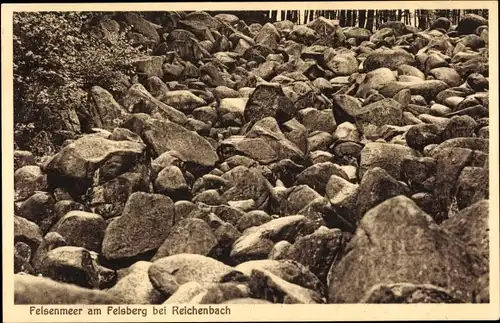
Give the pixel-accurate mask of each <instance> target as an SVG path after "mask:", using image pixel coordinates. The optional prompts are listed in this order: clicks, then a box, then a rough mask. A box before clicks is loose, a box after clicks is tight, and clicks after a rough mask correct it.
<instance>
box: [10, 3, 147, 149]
mask: <svg viewBox="0 0 500 323" xmlns="http://www.w3.org/2000/svg"><path fill="white" fill-rule="evenodd" d="M109 18H110V14H109V13H101V12H17V13H15V14H14V26H13V28H14V32H13V42H14V44H13V45H14V122H15V130H17V132H18V134H17V135H18V136H16V137H17V138H22V141H24V142H26V141H27V140H29V138H31V137H32V136H34V135H36V134H37V133H38V132H39V131H40V130H61V129H57V128H58V127H59V128H60V127H61V123H60V122H59V123H58V122H55V123H54V122H51V121H50V120H51V119H50V118H49V119H47V118H46V117H42V115H41V113H42V111H45V112H44V113H45V114H46V112H47V111H50V112H57V111H62V110H67V109H74V110H75V111H76V112H77V113H78V114H81V113H83V114H85V113H86V111H87V106H88V104H87V93H88V90H89V89H90V88H91V87H92V86H94V85H99V86H101V87H103V88H105V89H107V90H108V91H110V92H111V93H113V94H114V95H120V94H121V93H123V92H124V91H125V90H126V88H127V86H128V84H127V83H128V82H129V79H130V76H131V75H132V73H133V71H134V69H133V66H132V63H131V60H132V59H133V58H134V57H136V56H137V55H138V54H139V50H138V49H137V48H134V47H133V46H131V45H130V43H129V42H128V40H127V39H126V37H125V35H126V33H127V31H128V30H127V28H124V27H123V26H119V25H118V24H117V23H115V25H117V26H118V27H119V28H118V29H117V30H115V31H108V30H107V29H105V28H103V27H102V26H101V22H103V21H105V20H109ZM54 115H55V117H56V118H57V113H54ZM54 128H55V129H54ZM62 130H65V129H62ZM19 132H22V133H21V134H20V133H19ZM18 145H19V146H20V147H22V146H23V143H19V142H18Z"/></svg>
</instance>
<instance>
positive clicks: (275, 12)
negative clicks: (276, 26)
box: [271, 10, 278, 21]
mask: <svg viewBox="0 0 500 323" xmlns="http://www.w3.org/2000/svg"><path fill="white" fill-rule="evenodd" d="M277 20H278V10H272V11H271V21H277Z"/></svg>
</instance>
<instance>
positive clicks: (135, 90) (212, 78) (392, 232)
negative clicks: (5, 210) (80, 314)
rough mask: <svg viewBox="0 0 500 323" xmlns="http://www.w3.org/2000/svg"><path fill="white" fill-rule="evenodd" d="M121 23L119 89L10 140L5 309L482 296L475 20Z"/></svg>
mask: <svg viewBox="0 0 500 323" xmlns="http://www.w3.org/2000/svg"><path fill="white" fill-rule="evenodd" d="M121 19H122V20H123V21H120V24H128V26H129V27H131V30H132V31H131V34H130V35H131V37H134V39H135V40H136V41H137V42H143V43H144V44H145V45H147V46H151V48H152V51H151V54H150V55H148V56H144V57H140V58H137V60H136V61H135V65H136V74H137V77H136V78H135V82H133V84H132V85H131V86H130V87H129V89H128V91H127V93H124V95H123V98H120V99H118V98H115V97H113V95H112V94H111V93H110V92H108V91H107V90H106V89H104V88H102V87H99V86H94V87H93V88H92V89H91V91H89V98H90V99H91V100H89V113H88V118H89V120H87V121H86V122H87V123H88V124H89V125H90V128H89V129H91V131H90V132H85V133H83V132H82V131H78V129H77V130H75V135H74V136H73V137H72V138H71V139H68V140H66V141H65V142H64V143H63V145H62V147H61V148H60V149H58V150H57V151H54V152H53V153H52V154H49V155H46V156H43V157H42V158H41V159H40V158H35V156H34V152H30V151H28V150H15V151H14V162H15V163H14V165H15V169H14V171H15V173H14V182H15V184H14V192H15V194H14V204H15V211H14V219H13V220H14V234H15V238H14V272H15V276H14V277H15V278H14V280H15V302H16V303H17V304H40V303H47V304H63V303H64V304H174V303H175V304H179V303H183V304H260V303H286V304H292V303H300V304H320V303H478V302H479V303H480V302H489V291H488V281H489V279H488V277H489V276H488V265H489V249H488V245H489V240H488V230H489V228H488V214H489V212H488V198H489V190H488V185H489V180H488V178H489V176H488V173H489V171H488V169H489V162H488V156H489V155H488V154H489V150H488V148H489V139H488V138H489V99H488V95H489V93H488V90H489V89H488V84H489V81H488V77H489V76H488V21H487V20H486V19H484V18H482V17H479V16H476V15H472V14H470V15H465V16H463V17H462V18H461V20H460V22H459V23H458V25H457V26H452V25H451V23H450V22H449V21H448V20H447V19H446V18H443V17H441V18H439V19H438V20H437V21H436V22H435V23H434V24H432V26H431V27H430V28H429V29H427V30H418V29H416V28H415V27H411V26H405V25H404V24H402V23H400V22H393V23H386V24H384V26H382V27H383V28H379V29H378V30H376V31H375V32H372V31H369V30H367V29H364V28H360V27H341V26H339V24H338V22H336V21H332V20H329V19H325V18H323V17H320V18H317V19H315V20H314V21H312V22H311V23H308V24H307V25H296V24H294V23H292V22H290V21H279V22H275V23H266V24H264V25H261V24H256V23H254V24H250V25H248V24H246V23H245V21H243V20H240V19H239V18H238V17H236V16H233V15H228V14H220V15H216V16H211V15H210V14H209V13H206V12H193V13H189V14H186V13H173V12H165V13H164V17H163V18H162V19H161V24H158V23H157V22H150V21H148V20H146V19H145V18H143V17H142V16H140V15H138V14H136V13H126V14H125V15H124V17H122V18H121ZM110 25H113V26H114V25H118V26H119V24H118V23H117V22H116V21H114V20H111V22H110V21H108V22H107V23H106V24H105V23H102V24H101V25H100V26H98V28H103V29H106V26H110ZM106 30H107V33H104V35H105V36H104V37H106V35H108V36H109V34H110V33H112V32H113V30H108V29H106ZM62 117H64V116H62ZM5 216H7V215H5Z"/></svg>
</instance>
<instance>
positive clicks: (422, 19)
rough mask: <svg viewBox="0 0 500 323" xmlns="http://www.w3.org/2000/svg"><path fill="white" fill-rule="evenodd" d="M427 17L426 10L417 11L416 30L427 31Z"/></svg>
mask: <svg viewBox="0 0 500 323" xmlns="http://www.w3.org/2000/svg"><path fill="white" fill-rule="evenodd" d="M427 15H428V10H419V17H418V28H419V29H422V30H425V29H427Z"/></svg>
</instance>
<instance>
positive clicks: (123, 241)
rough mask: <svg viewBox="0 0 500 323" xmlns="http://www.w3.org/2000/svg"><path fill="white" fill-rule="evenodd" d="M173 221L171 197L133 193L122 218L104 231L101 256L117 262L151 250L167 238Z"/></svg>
mask: <svg viewBox="0 0 500 323" xmlns="http://www.w3.org/2000/svg"><path fill="white" fill-rule="evenodd" d="M174 219H175V213H174V203H173V202H172V200H171V199H170V198H168V197H166V196H164V195H160V194H148V193H143V192H136V193H133V194H132V195H130V197H129V199H128V201H127V203H126V204H125V208H124V209H123V213H122V215H121V216H120V217H118V218H116V219H115V220H113V221H112V222H111V223H110V224H109V225H108V227H107V228H106V232H105V234H104V240H103V242H102V253H103V255H104V256H105V257H106V258H107V259H110V260H117V259H127V258H133V257H136V256H139V255H141V254H144V253H146V252H150V251H154V250H156V249H158V248H159V247H160V246H161V244H162V243H163V242H164V241H165V239H166V238H167V237H168V235H169V233H170V230H171V227H172V226H173V224H174ZM144 237H147V239H144Z"/></svg>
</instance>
